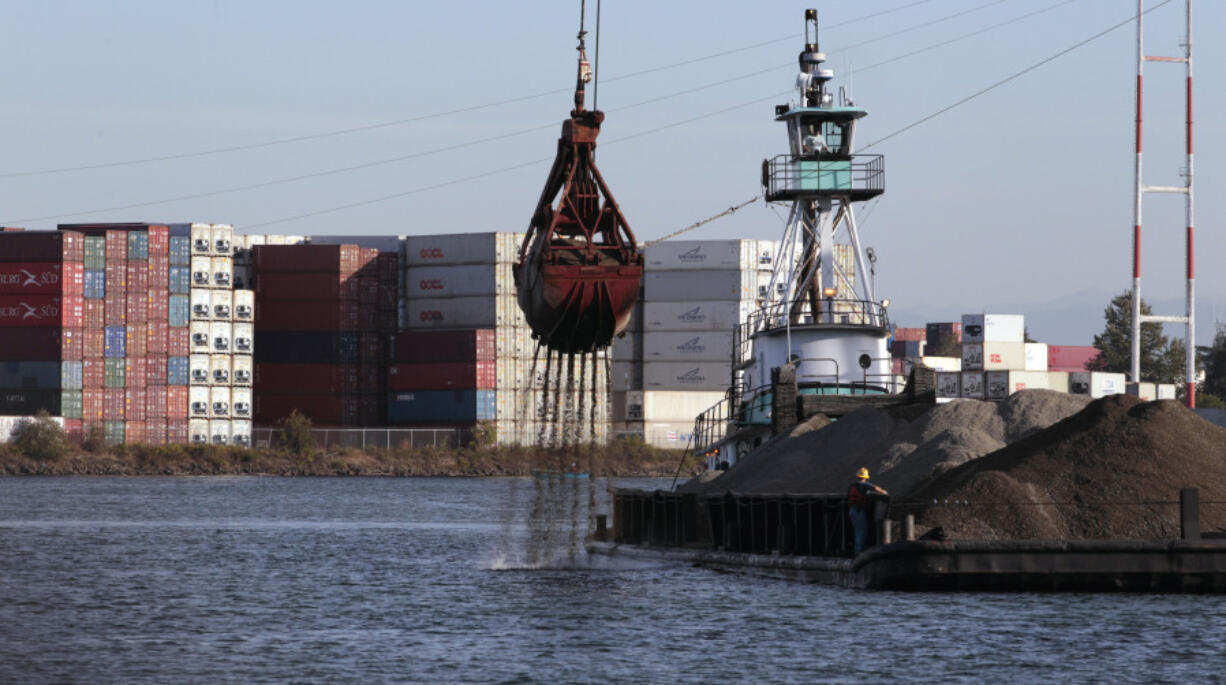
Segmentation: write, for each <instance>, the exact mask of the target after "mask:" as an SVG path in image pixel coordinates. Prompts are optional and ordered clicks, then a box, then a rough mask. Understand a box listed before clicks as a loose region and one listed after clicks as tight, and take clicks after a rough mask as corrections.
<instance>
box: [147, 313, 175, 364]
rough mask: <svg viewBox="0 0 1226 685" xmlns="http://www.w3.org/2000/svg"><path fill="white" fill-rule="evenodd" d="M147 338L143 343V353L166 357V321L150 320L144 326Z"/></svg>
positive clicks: (167, 326)
mask: <svg viewBox="0 0 1226 685" xmlns="http://www.w3.org/2000/svg"><path fill="white" fill-rule="evenodd" d="M145 326H146V330H147V337H146V342H145V352H146V353H147V354H149V355H150V356H153V355H155V354H156V355H161V356H165V355H166V335H167V333H166V332H167V330H169V328H170V324H168V323H166V319H161V320H158V319H152V320H151V321H150V322H149V323H148V324H145Z"/></svg>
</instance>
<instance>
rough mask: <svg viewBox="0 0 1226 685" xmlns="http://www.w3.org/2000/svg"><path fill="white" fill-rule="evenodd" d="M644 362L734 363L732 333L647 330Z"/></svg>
mask: <svg viewBox="0 0 1226 685" xmlns="http://www.w3.org/2000/svg"><path fill="white" fill-rule="evenodd" d="M643 359H644V360H645V361H677V362H680V361H699V362H723V361H726V362H728V363H731V362H732V331H731V330H724V331H682V332H676V331H648V332H646V333H644V334H643Z"/></svg>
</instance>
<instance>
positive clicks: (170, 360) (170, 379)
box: [166, 357, 188, 385]
mask: <svg viewBox="0 0 1226 685" xmlns="http://www.w3.org/2000/svg"><path fill="white" fill-rule="evenodd" d="M187 369H188V358H187V357H167V358H166V385H187V379H188V376H187Z"/></svg>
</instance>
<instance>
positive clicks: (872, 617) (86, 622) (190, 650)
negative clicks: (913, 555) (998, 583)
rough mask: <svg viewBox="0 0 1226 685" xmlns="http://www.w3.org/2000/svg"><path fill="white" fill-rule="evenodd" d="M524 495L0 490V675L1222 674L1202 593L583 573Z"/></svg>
mask: <svg viewBox="0 0 1226 685" xmlns="http://www.w3.org/2000/svg"><path fill="white" fill-rule="evenodd" d="M665 483H667V481H665ZM639 484H640V485H650V486H652V487H654V486H656V485H657V483H656V482H643V483H639ZM548 487H549V486H548V485H547V484H545V485H542V484H540V483H537V482H533V481H529V480H458V479H457V480H452V479H260V478H167V479H159V478H137V479H118V478H115V479H91V478H64V479H53V478H45V479H44V478H21V479H3V480H0V681H6V682H21V683H29V682H53V681H54V682H64V681H77V682H134V681H144V682H215V681H218V680H230V681H235V682H245V681H270V680H275V681H286V680H293V681H305V682H311V681H314V682H324V681H327V682H363V683H367V682H381V681H418V680H420V681H495V682H530V681H544V682H559V681H595V682H599V681H609V680H620V681H626V680H634V681H652V682H670V681H676V680H682V681H705V682H713V681H791V682H813V681H831V682H847V683H864V682H884V681H905V682H918V681H927V682H974V683H978V682H984V681H988V680H992V681H1004V682H1033V681H1040V680H1046V681H1053V682H1069V681H1097V682H1117V681H1127V682H1150V681H1154V680H1164V681H1169V682H1176V681H1192V682H1203V681H1212V680H1217V679H1220V678H1221V677H1222V672H1223V665H1226V648H1224V647H1223V646H1222V643H1223V637H1222V635H1223V634H1224V632H1226V617H1224V610H1226V600H1223V599H1221V598H1217V597H1182V596H1146V595H1132V596H1112V595H998V594H974V595H924V594H894V593H869V592H860V591H853V590H843V589H836V588H829V587H824V586H819V585H802V584H797V583H790V582H784V581H775V580H765V579H760V578H752V577H744V576H739V575H732V574H725V573H717V572H713V571H710V570H705V569H700V568H692V567H688V566H684V565H673V564H643V563H630V562H626V561H621V560H615V559H603V558H595V559H589V558H588V557H586V556H585V555H583V554H582V553H572V552H573V551H574V549H575V548H574V546H573V545H572V537H571V534H572V532H573V531H572V529H571V527H570V523H569V519H567V516H569V515H570V512H571V511H572V507H573V506H575V505H574V500H570V499H561V500H559V501H555V502H546V503H542V502H540V501H539V497H540V493H541V490H542V488H548ZM586 487H587V484H580V485H578V486H575V488H576V489H575V494H576V496H577V497H578V502H579V504H578V505H577V508H578V509H579V510H581V511H586V508H587V500H586V498H587V497H588V494H587V491H586V490H585V489H584V488H586ZM603 487H604V484H603V483H600V484H599V486H598V492H597V493H596V494H598V495H603V493H601V492H599V488H603ZM556 495H557V493H556V492H555V493H554V495H553V496H556ZM559 502H560V503H559ZM534 506H535V507H537V508H538V509H539V508H540V507H541V506H546V507H554V508H555V509H556V511H555V512H554V513H556V514H558V520H554V519H553V518H550V516H553V514H550V516H540V515H538V516H537V518H536V519H535V520H534V518H533V516H534V513H533V512H534ZM597 508H598V509H599V510H606V509H607V506H606V505H605V504H603V497H602V498H601V502H600V503H598V504H597ZM559 512H561V513H559ZM584 516H585V515H584ZM546 541H548V544H546Z"/></svg>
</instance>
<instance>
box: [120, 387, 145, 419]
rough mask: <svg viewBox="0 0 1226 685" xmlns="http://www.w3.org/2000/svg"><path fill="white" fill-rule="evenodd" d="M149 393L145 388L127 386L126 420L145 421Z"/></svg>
mask: <svg viewBox="0 0 1226 685" xmlns="http://www.w3.org/2000/svg"><path fill="white" fill-rule="evenodd" d="M148 397H149V395H148V393H146V392H145V389H144V388H132V387H129V388H126V389H125V390H124V402H125V403H126V404H124V418H125V420H127V421H129V422H132V421H144V420H145V402H147V401H148Z"/></svg>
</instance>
